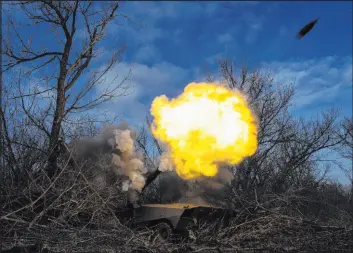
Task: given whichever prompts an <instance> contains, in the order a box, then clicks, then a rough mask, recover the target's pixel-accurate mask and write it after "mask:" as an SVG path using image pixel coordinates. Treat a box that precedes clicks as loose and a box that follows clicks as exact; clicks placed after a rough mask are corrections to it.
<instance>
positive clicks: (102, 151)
mask: <svg viewBox="0 0 353 253" xmlns="http://www.w3.org/2000/svg"><path fill="white" fill-rule="evenodd" d="M135 139H136V132H135V131H133V130H132V129H131V128H130V127H129V126H128V125H127V124H125V123H122V124H121V125H119V126H108V127H105V128H103V130H102V132H101V133H100V134H99V135H98V136H96V137H94V138H89V139H88V138H86V139H80V140H77V141H75V142H74V143H72V144H71V145H73V149H74V151H75V152H74V153H75V156H76V157H75V158H76V159H77V158H79V159H86V160H91V161H96V162H97V161H99V160H100V159H101V158H102V157H105V155H108V157H109V159H111V160H109V161H108V164H110V165H109V166H107V168H108V169H109V170H112V171H113V172H114V173H115V174H116V175H117V176H120V177H123V178H127V179H126V180H124V181H123V184H122V186H121V188H122V190H123V191H129V190H136V191H139V192H140V191H141V190H142V188H143V187H144V185H145V174H146V173H147V169H146V167H145V165H144V163H143V160H142V157H143V156H142V154H140V153H138V152H136V150H135V145H134V143H135ZM86 164H87V163H86ZM103 180H104V179H103V178H99V179H96V181H97V183H98V184H99V185H102V184H103V183H102V181H103Z"/></svg>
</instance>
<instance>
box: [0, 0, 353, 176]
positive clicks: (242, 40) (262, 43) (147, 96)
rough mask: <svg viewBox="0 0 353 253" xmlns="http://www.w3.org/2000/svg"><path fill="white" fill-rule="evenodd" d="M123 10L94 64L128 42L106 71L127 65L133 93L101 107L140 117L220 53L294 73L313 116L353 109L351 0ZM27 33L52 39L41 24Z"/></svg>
mask: <svg viewBox="0 0 353 253" xmlns="http://www.w3.org/2000/svg"><path fill="white" fill-rule="evenodd" d="M120 12H121V13H122V14H125V15H127V16H128V17H129V18H130V19H129V20H127V19H125V18H123V17H119V18H118V19H117V20H116V21H114V23H113V24H111V25H110V26H109V27H108V30H107V34H106V40H105V41H103V42H101V43H100V44H99V47H100V48H101V49H102V51H103V52H104V53H103V54H102V55H101V56H100V58H99V59H98V61H96V62H95V65H94V66H95V67H101V66H102V64H104V63H105V60H106V59H108V56H109V55H110V52H111V51H112V50H113V49H117V48H119V47H120V46H122V45H126V46H127V50H126V52H125V54H124V55H123V57H122V62H121V63H120V64H119V65H117V66H116V67H115V68H114V69H113V71H112V72H111V73H110V76H108V77H107V79H108V80H109V79H112V78H113V76H114V77H115V76H116V74H118V75H119V78H118V79H122V78H124V77H125V76H126V75H128V73H129V72H130V70H131V77H130V78H129V82H130V84H131V85H132V87H133V88H132V89H131V94H130V95H129V96H125V97H121V98H119V99H118V100H116V101H114V102H111V103H109V104H107V105H106V106H105V108H104V109H105V110H106V111H108V112H109V113H110V114H111V115H121V116H122V117H123V118H124V119H126V120H127V121H128V122H130V123H131V124H137V123H139V122H141V120H143V118H144V116H145V115H146V113H148V111H149V106H150V104H151V101H152V100H153V98H154V97H156V96H158V95H162V94H166V95H167V96H176V95H177V94H179V93H180V92H181V91H182V90H183V88H184V87H185V86H186V85H187V84H188V83H190V82H193V81H201V80H203V77H204V75H205V73H206V71H216V70H217V65H216V60H217V59H218V58H219V57H231V58H234V59H235V61H236V62H239V63H241V62H244V61H246V62H247V64H248V65H249V66H259V65H262V66H263V67H265V68H268V69H271V70H272V71H273V72H274V73H275V74H276V76H277V78H278V80H281V81H283V82H292V81H294V80H295V81H296V88H297V95H296V107H295V110H294V112H293V113H294V114H296V115H299V116H304V117H311V116H313V115H316V114H317V113H318V112H320V111H321V110H322V109H325V108H329V107H330V106H331V105H335V106H336V107H338V108H339V109H341V110H342V115H347V116H351V115H352V2H349V1H346V2H334V1H329V2H323V1H317V2H306V1H300V2H299V1H298V2H291V1H286V2H256V1H247V2H175V1H173V2H144V1H141V2H140V1H134V2H122V6H121V8H120ZM4 16H6V13H4ZM317 17H320V20H319V22H318V23H317V25H316V26H315V28H314V29H313V30H312V31H311V32H310V33H309V34H308V35H307V36H306V37H304V38H303V39H302V40H297V39H296V37H295V35H296V33H297V32H298V31H299V30H300V28H301V27H302V26H304V25H305V24H306V23H308V22H309V21H311V20H313V19H315V18H317ZM22 18H23V17H22V16H20V15H18V16H17V19H19V20H21V19H22ZM27 33H28V34H32V36H33V37H36V36H39V37H41V38H45V40H42V41H40V42H41V43H42V44H45V45H47V46H49V47H50V46H52V45H53V43H52V41H51V40H49V39H48V36H46V35H45V34H46V32H44V30H39V29H37V30H33V31H31V32H29V31H27ZM78 35H80V31H79V32H78ZM77 40H80V37H79V36H78V38H77ZM101 88H102V87H97V89H98V90H99V89H101ZM333 176H334V177H336V178H337V177H339V178H341V177H342V175H340V174H339V172H335V173H333Z"/></svg>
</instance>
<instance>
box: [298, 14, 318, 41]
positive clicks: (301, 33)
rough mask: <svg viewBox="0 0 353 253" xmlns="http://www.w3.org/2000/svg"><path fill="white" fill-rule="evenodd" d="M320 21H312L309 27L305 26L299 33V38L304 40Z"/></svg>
mask: <svg viewBox="0 0 353 253" xmlns="http://www.w3.org/2000/svg"><path fill="white" fill-rule="evenodd" d="M318 20H319V18H317V19H315V20H313V21H311V22H310V23H308V24H307V25H305V26H304V27H303V28H302V29H301V30H300V31H299V32H298V33H297V38H298V39H301V38H303V37H304V36H305V35H306V34H307V33H308V32H310V31H311V29H313V27H314V26H315V25H316V23H317V21H318Z"/></svg>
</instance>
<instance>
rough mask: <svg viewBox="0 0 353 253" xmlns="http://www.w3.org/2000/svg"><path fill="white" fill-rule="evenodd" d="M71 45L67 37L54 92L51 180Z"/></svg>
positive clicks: (56, 151)
mask: <svg viewBox="0 0 353 253" xmlns="http://www.w3.org/2000/svg"><path fill="white" fill-rule="evenodd" d="M71 45H72V38H71V37H68V36H67V40H66V44H65V48H64V53H63V56H62V58H61V60H60V74H59V78H58V83H57V92H56V96H57V97H56V108H55V113H54V119H53V123H52V127H51V132H50V142H49V157H48V167H47V174H48V177H49V178H52V177H53V176H54V175H55V174H56V172H57V170H58V164H57V161H58V157H59V146H58V141H59V137H60V130H61V124H62V120H63V116H64V112H65V102H66V101H65V80H66V76H67V69H66V66H67V64H68V60H69V55H70V49H71Z"/></svg>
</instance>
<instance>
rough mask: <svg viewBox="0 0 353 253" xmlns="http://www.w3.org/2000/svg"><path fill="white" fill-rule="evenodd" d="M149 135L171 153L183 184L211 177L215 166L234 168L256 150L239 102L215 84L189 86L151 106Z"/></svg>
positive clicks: (252, 128) (249, 119)
mask: <svg viewBox="0 0 353 253" xmlns="http://www.w3.org/2000/svg"><path fill="white" fill-rule="evenodd" d="M151 114H152V116H153V117H154V125H155V127H154V128H153V129H152V132H153V135H154V136H155V137H156V138H157V139H159V140H161V141H162V142H164V143H167V144H168V145H169V147H170V153H171V154H170V155H171V157H172V160H173V162H174V165H175V167H176V172H177V174H178V175H179V176H180V177H182V178H184V179H192V178H196V177H199V176H215V175H216V174H217V163H220V162H222V163H228V164H237V163H239V162H241V161H242V160H243V159H244V158H245V157H247V156H251V155H252V154H254V153H255V151H256V149H257V128H256V123H255V120H254V117H253V115H252V112H251V109H250V108H249V107H248V105H247V103H246V100H245V99H244V97H243V96H242V95H241V94H240V93H239V92H235V91H231V90H229V89H227V88H225V87H223V86H219V85H216V84H214V83H190V84H188V85H187V86H186V87H185V89H184V92H183V94H181V95H180V96H179V97H177V98H175V99H172V100H169V99H168V98H167V97H166V96H165V95H162V96H159V97H156V98H155V99H154V100H153V102H152V106H151Z"/></svg>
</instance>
